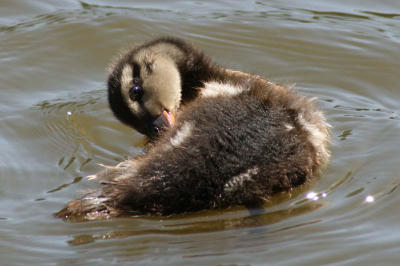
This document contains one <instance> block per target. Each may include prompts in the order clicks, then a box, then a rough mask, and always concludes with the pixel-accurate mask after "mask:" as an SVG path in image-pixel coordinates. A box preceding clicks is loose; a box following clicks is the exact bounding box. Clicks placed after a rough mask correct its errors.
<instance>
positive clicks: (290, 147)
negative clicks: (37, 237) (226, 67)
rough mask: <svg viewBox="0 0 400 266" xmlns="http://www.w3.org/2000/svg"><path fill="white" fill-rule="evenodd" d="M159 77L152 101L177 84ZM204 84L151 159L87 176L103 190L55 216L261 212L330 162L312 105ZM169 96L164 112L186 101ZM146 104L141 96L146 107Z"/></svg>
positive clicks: (237, 86) (261, 85) (247, 83)
mask: <svg viewBox="0 0 400 266" xmlns="http://www.w3.org/2000/svg"><path fill="white" fill-rule="evenodd" d="M158 59H160V60H161V62H162V64H164V63H165V62H166V61H165V59H164V58H162V57H160V58H159V57H156V58H153V61H154V62H152V64H153V66H154V69H153V70H152V71H153V72H152V73H153V74H154V73H156V71H158V70H157V69H158V68H162V64H161V63H160V64H158V63H157V60H158ZM129 66H131V65H129ZM136 67H137V66H136ZM136 67H135V66H134V67H133V68H132V67H127V65H126V63H124V64H122V65H120V66H118V67H117V69H120V70H119V72H121V71H122V72H129V73H131V72H132V70H133V69H135V68H136ZM124 69H125V70H124ZM126 69H128V70H126ZM133 71H134V70H133ZM145 71H147V70H145ZM171 71H174V70H171ZM117 72H118V71H117ZM147 74H148V73H147ZM175 74H176V73H175ZM125 75H126V76H128V78H126V77H125V76H124V74H122V79H121V81H122V86H121V88H122V91H124V92H123V93H129V90H130V88H131V87H132V86H136V84H133V81H132V79H131V75H130V74H125ZM157 75H158V77H159V78H160V80H158V81H157V82H155V84H158V85H163V84H166V85H167V86H158V87H153V88H152V89H153V90H154V94H155V95H164V94H163V93H164V89H171V90H174V89H175V88H177V87H178V88H179V86H178V85H179V82H177V84H175V83H174V82H175V81H176V79H175V78H172V77H170V75H171V72H167V73H164V74H161V73H160V74H157ZM133 79H134V78H133ZM141 82H142V84H149V83H147V82H148V81H147V80H142V81H141ZM164 82H165V83H164ZM142 84H140V85H141V86H142ZM203 84H204V85H203V87H202V88H201V94H202V96H201V97H198V98H197V99H196V100H195V101H192V102H189V103H187V104H186V105H184V106H183V107H182V108H180V109H179V111H178V112H177V115H176V117H175V121H174V125H173V126H172V127H170V129H169V130H167V131H166V132H165V133H163V134H161V136H160V137H159V138H158V139H157V140H156V142H154V143H153V144H150V148H149V151H148V153H146V154H145V155H143V156H142V157H141V158H136V159H131V160H128V161H125V162H123V163H121V164H120V165H117V166H115V167H106V169H105V170H103V171H101V172H100V173H98V174H96V175H94V176H91V178H100V179H104V181H103V182H102V184H103V187H102V188H101V189H98V190H95V191H92V192H89V193H88V194H87V195H85V196H83V197H82V198H79V199H76V200H73V201H71V202H69V203H68V204H67V205H66V206H65V207H64V208H63V209H62V210H61V211H60V212H58V213H56V214H55V215H56V217H60V218H66V217H68V218H86V219H100V218H109V217H116V216H126V215H128V216H129V215H143V214H152V215H170V214H176V213H185V212H193V211H200V210H205V209H213V208H226V207H230V206H234V205H245V206H248V207H256V206H262V204H264V203H265V202H266V201H268V199H269V198H270V197H271V196H272V195H273V194H275V193H277V192H282V191H288V190H290V189H292V188H294V187H297V186H299V185H301V184H303V183H305V182H307V181H309V180H311V179H313V178H315V177H316V175H318V173H319V171H320V169H321V168H322V167H323V166H324V165H325V164H326V163H327V162H328V161H329V158H330V153H329V131H330V126H329V125H328V124H327V123H326V120H325V117H324V115H323V114H322V113H321V112H320V111H319V110H317V109H316V107H315V104H314V100H313V99H309V98H306V97H304V96H300V95H298V94H296V93H295V92H293V91H292V90H291V89H287V90H286V89H285V90H281V89H277V88H276V87H275V85H273V84H271V83H266V82H265V81H263V80H260V79H258V78H256V77H250V78H248V79H242V80H241V81H240V82H238V81H236V80H234V81H232V82H231V81H229V80H227V81H225V82H217V81H212V82H204V83H203ZM161 90H162V91H161ZM171 95H175V96H174V97H176V99H170V102H172V103H174V104H175V105H173V106H171V107H169V108H170V109H168V111H170V110H175V109H176V108H177V107H179V105H178V106H176V103H179V102H180V101H181V100H182V99H181V98H180V97H183V96H182V92H181V91H179V92H176V93H174V92H173V91H171ZM125 97H128V95H126V96H125ZM129 99H130V98H129ZM149 99H150V98H148V97H144V96H143V97H142V100H141V101H142V104H143V105H145V106H146V105H147V104H148V103H147V100H149ZM127 100H128V98H125V101H127ZM161 101H162V100H161V99H160V100H159V102H158V103H160V102H161ZM124 106H125V105H124ZM115 110H118V109H114V111H115ZM135 110H136V109H135V104H132V105H131V106H130V107H128V109H127V110H123V111H124V112H125V111H126V112H128V111H131V112H132V113H133V114H134V115H135V114H136V113H134V111H135ZM117 112H118V111H117ZM117 115H120V114H118V113H117ZM123 115H124V116H125V115H127V114H123Z"/></svg>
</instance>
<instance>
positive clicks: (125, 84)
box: [121, 65, 140, 114]
mask: <svg viewBox="0 0 400 266" xmlns="http://www.w3.org/2000/svg"><path fill="white" fill-rule="evenodd" d="M132 86H133V68H132V66H130V65H126V66H124V68H123V69H122V74H121V93H122V97H123V99H124V101H125V103H126V105H127V106H128V107H129V109H130V110H131V112H132V113H133V114H137V113H139V109H140V106H139V104H138V103H137V102H133V101H132V100H131V99H130V97H129V90H130V89H131V88H132Z"/></svg>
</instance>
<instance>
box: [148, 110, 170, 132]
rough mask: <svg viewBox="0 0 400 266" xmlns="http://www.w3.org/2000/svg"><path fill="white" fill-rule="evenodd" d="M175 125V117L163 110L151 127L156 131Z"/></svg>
mask: <svg viewBox="0 0 400 266" xmlns="http://www.w3.org/2000/svg"><path fill="white" fill-rule="evenodd" d="M174 124H175V116H174V114H173V113H172V112H170V111H168V110H163V112H162V114H161V115H160V116H159V117H157V118H156V119H155V120H154V121H153V123H152V127H153V128H154V129H155V131H157V132H156V133H158V131H159V130H162V129H165V128H168V127H171V126H173V125H174Z"/></svg>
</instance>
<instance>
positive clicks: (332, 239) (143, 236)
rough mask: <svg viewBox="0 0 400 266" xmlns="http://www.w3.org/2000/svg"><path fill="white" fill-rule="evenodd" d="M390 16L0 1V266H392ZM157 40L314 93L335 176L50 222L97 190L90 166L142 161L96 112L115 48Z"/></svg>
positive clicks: (369, 11) (115, 125) (123, 131)
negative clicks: (173, 206)
mask: <svg viewBox="0 0 400 266" xmlns="http://www.w3.org/2000/svg"><path fill="white" fill-rule="evenodd" d="M397 7H398V3H397V1H395V0H388V1H385V2H384V3H383V2H381V1H372V0H363V1H361V0H350V1H348V0H347V1H344V0H340V1H334V2H333V1H316V0H308V1H301V3H299V1H223V0H218V1H178V0H176V1H169V2H168V4H167V3H166V2H164V1H160V0H152V1H134V2H133V1H123V0H118V1H105V0H104V1H103V0H91V1H85V2H83V1H72V0H63V1H57V3H55V2H54V1H50V0H40V1H35V2H33V1H11V0H6V1H3V2H2V4H1V8H0V42H1V46H0V80H1V83H0V90H1V97H0V110H1V112H0V124H1V126H0V145H1V151H0V182H1V186H0V198H1V202H2V208H1V209H0V223H1V227H0V228H1V229H0V236H1V237H0V239H1V240H0V246H2V248H1V249H0V252H1V253H0V254H1V261H2V265H24V264H25V265H26V264H29V265H31V264H33V265H55V264H56V265H67V264H79V265H85V264H86V265H93V264H98V265H110V264H121V265H124V264H126V265H132V264H133V263H134V264H135V265H396V264H397V262H398V255H397V254H398V253H399V251H400V248H399V246H398V240H399V238H400V233H399V231H398V230H397V229H398V207H397V204H396V202H398V201H399V200H400V194H399V191H398V187H399V185H400V174H399V173H400V171H399V170H400V164H399V159H398V143H399V139H400V135H399V133H398V132H399V129H400V121H399V114H400V107H399V105H398V99H400V90H399V89H398V86H399V85H398V84H400V75H399V69H400V54H399V45H400V12H399V11H398V8H397ZM164 34H169V35H175V36H179V37H183V38H186V39H188V40H190V41H192V42H194V43H196V44H197V45H198V46H199V47H200V48H201V49H203V50H205V51H206V52H207V53H208V54H210V55H211V56H212V57H213V58H215V60H216V61H217V62H219V63H220V64H222V65H224V66H227V67H230V68H234V69H238V70H242V71H246V72H250V73H254V74H258V75H261V76H265V77H268V78H270V79H271V80H272V81H275V82H278V83H283V84H296V87H295V88H296V90H298V91H300V92H301V93H303V94H305V95H308V96H310V97H314V96H316V97H318V98H319V107H320V109H322V110H323V111H324V112H325V113H326V114H327V116H328V118H329V121H330V123H331V124H332V126H333V130H332V142H333V144H332V154H333V161H332V164H331V165H330V166H329V167H328V168H327V169H326V171H325V172H324V174H323V175H322V177H321V178H320V179H319V180H316V181H314V182H312V183H310V184H308V185H307V186H304V187H302V188H299V189H295V190H294V191H292V192H291V193H288V194H283V195H280V196H277V197H276V198H274V199H273V201H272V202H271V203H269V204H267V205H266V206H264V207H265V208H262V209H258V210H252V211H249V210H247V209H245V208H243V207H235V208H230V209H227V210H214V211H204V212H200V213H193V214H186V215H177V216H172V217H136V218H124V219H112V220H106V221H93V222H83V223H69V222H64V221H62V220H59V219H55V218H53V217H52V213H53V212H56V211H58V210H60V209H61V208H62V207H63V206H64V204H65V203H66V202H68V201H69V200H71V199H73V198H75V197H76V196H77V195H79V193H80V191H84V190H85V189H90V188H95V187H98V186H99V185H98V184H97V183H96V182H95V181H88V180H87V179H85V176H87V175H90V174H93V173H95V172H96V171H98V170H100V169H101V167H100V166H99V165H98V164H100V163H103V164H109V165H114V164H117V163H118V162H120V161H122V160H123V159H124V158H126V157H129V156H134V155H136V154H138V153H140V152H141V143H142V138H143V137H142V136H141V135H140V134H139V133H136V132H135V131H133V130H132V129H129V128H127V127H125V126H123V125H121V124H120V123H119V122H118V121H116V119H115V118H114V117H113V116H112V114H111V112H110V110H109V109H108V106H107V102H106V91H105V74H104V69H105V68H106V66H107V65H108V63H109V61H110V59H111V58H112V57H113V56H115V55H116V53H117V51H118V50H119V49H121V48H122V47H125V46H129V45H130V44H132V43H134V42H138V41H143V40H146V39H147V38H150V37H154V36H159V35H164ZM310 192H315V193H317V196H318V199H317V198H315V199H309V198H307V195H309V193H310ZM81 193H82V192H81ZM368 196H370V197H372V198H373V199H374V201H373V202H367V201H366V198H367V197H368Z"/></svg>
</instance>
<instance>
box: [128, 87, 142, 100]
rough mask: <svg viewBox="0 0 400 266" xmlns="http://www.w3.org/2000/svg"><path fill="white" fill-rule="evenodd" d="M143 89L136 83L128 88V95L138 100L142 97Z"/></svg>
mask: <svg viewBox="0 0 400 266" xmlns="http://www.w3.org/2000/svg"><path fill="white" fill-rule="evenodd" d="M142 94H143V91H142V88H141V87H140V86H138V85H135V86H133V87H132V88H131V89H130V90H129V97H131V100H132V101H135V100H139V99H140V98H141V97H142Z"/></svg>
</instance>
